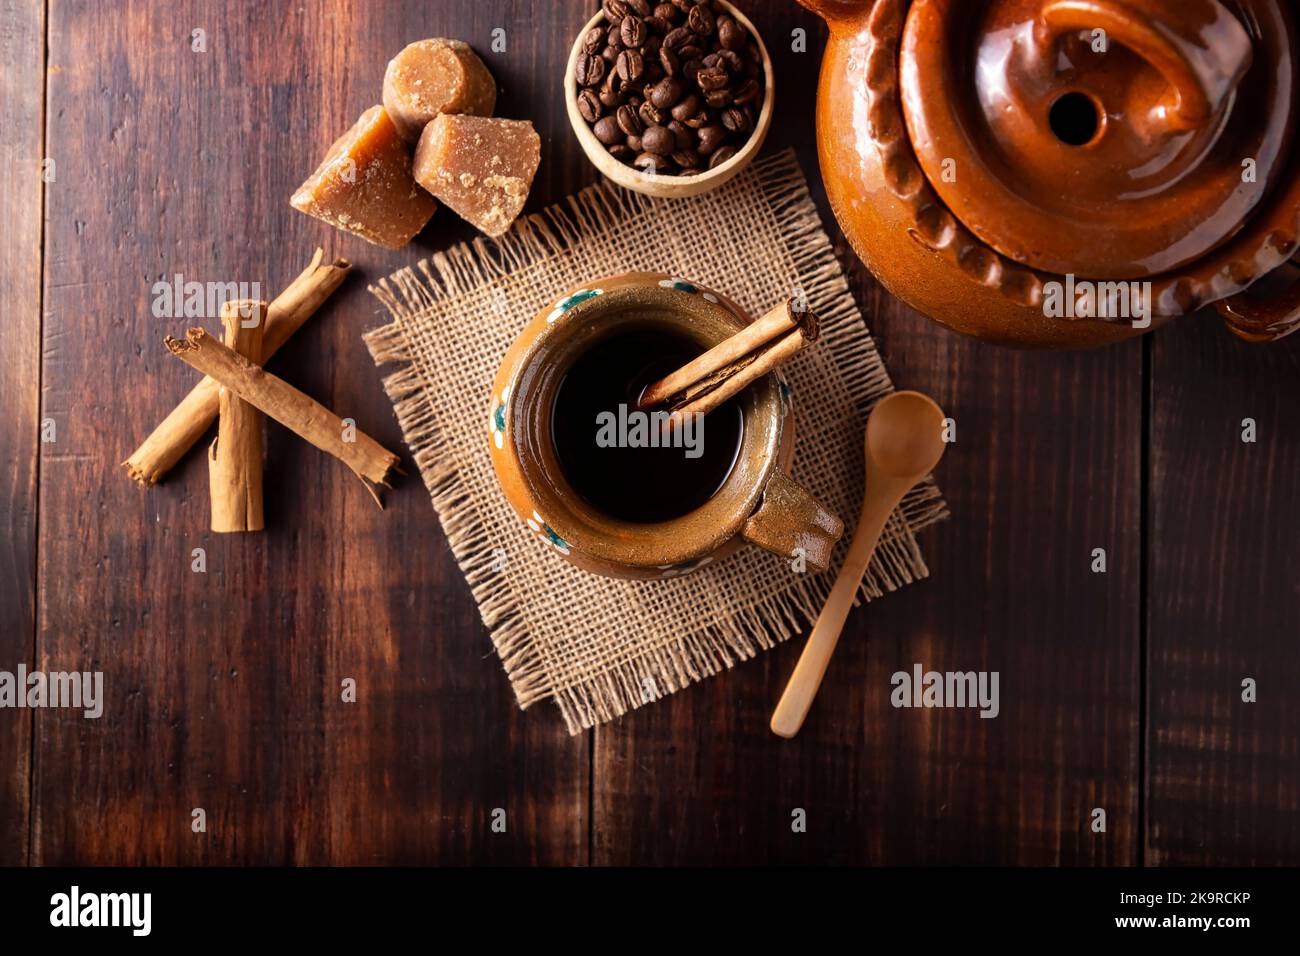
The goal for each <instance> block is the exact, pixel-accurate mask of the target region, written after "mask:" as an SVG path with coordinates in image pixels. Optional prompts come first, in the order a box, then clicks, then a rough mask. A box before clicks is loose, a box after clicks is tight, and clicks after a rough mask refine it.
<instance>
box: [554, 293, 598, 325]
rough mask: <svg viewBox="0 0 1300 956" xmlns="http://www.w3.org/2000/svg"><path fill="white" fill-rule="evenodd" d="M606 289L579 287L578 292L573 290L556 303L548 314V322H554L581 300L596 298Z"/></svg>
mask: <svg viewBox="0 0 1300 956" xmlns="http://www.w3.org/2000/svg"><path fill="white" fill-rule="evenodd" d="M604 291H605V290H604V289H579V290H578V291H577V292H571V293H570V294H569V295H566V296H565V297H564V298H563V299H561V300H560V301H559V302H557V303H555V308H553V309H551V311H550V314H548V315H547V316H546V321H547V322H554V321H555V320H556V319H558V318H559V317H560V316H562V315H564V313H565V312H568V311H569V310H570V309H572V308H573V307H574V306H575V305H577V304H578V303H579V302H586V301H587V300H588V299H594V298H595V297H596V296H598V295H601V294H602V293H603V292H604Z"/></svg>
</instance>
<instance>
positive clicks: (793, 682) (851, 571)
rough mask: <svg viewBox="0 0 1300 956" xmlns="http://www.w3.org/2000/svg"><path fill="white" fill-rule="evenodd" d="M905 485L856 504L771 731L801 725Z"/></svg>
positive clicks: (788, 731)
mask: <svg viewBox="0 0 1300 956" xmlns="http://www.w3.org/2000/svg"><path fill="white" fill-rule="evenodd" d="M910 487H911V485H904V486H903V487H901V488H900V487H896V484H895V483H893V482H889V483H887V484H886V486H885V487H882V488H880V489H879V490H880V492H881V493H880V494H876V495H870V494H869V495H868V496H867V500H866V501H864V502H863V503H862V514H861V516H860V517H859V518H858V527H857V530H856V531H854V532H853V543H852V544H850V545H849V553H848V555H847V556H845V558H844V566H843V567H841V568H840V573H839V576H838V577H837V578H836V579H835V585H834V586H833V587H832V588H831V593H830V597H828V598H827V599H826V605H825V606H824V607H823V608H822V612H821V614H819V615H818V616H817V623H816V624H814V625H813V629H812V634H810V635H809V636H808V643H807V644H806V645H804V649H803V653H802V654H801V655H800V656H799V663H797V664H796V665H795V668H794V673H793V674H791V675H790V680H789V682H788V683H787V684H786V685H785V693H783V694H782V695H781V700H780V701H779V702H778V703H777V705H776V710H775V711H773V712H772V723H771V728H772V733H774V734H776V735H777V736H780V737H793V736H794V735H795V734H797V733H798V732H799V728H800V727H802V726H803V721H804V718H805V717H807V716H808V709H809V708H810V707H811V706H812V702H813V698H814V697H816V696H817V689H818V688H819V687H821V683H822V677H823V675H825V673H826V667H827V665H828V664H830V662H831V655H832V654H833V653H835V645H836V644H837V643H838V642H839V639H840V632H841V631H842V630H843V629H844V621H845V620H846V619H847V618H848V616H849V611H850V610H851V609H852V608H853V596H854V595H855V594H856V593H857V590H858V585H859V584H860V583H861V582H862V575H864V574H866V572H867V565H868V564H870V563H871V555H872V554H874V553H875V550H876V545H877V544H878V543H879V542H880V534H881V532H882V531H884V529H885V522H886V521H888V520H889V515H890V513H891V512H892V511H893V510H894V508H895V507H896V506H897V505H898V503H899V502H900V501H901V500H902V499H903V495H904V494H906V492H907V489H908V488H910Z"/></svg>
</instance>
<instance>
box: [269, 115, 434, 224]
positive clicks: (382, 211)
mask: <svg viewBox="0 0 1300 956" xmlns="http://www.w3.org/2000/svg"><path fill="white" fill-rule="evenodd" d="M289 203H290V205H292V206H293V208H294V209H297V210H300V211H301V212H305V213H306V214H307V215H309V216H315V217H316V218H317V219H320V220H323V221H325V222H327V223H329V224H330V225H331V226H336V227H337V228H339V229H346V230H347V231H348V232H354V233H356V234H357V235H358V236H360V237H361V238H362V239H366V240H368V241H369V242H373V243H376V244H378V245H381V246H387V247H388V248H389V249H399V248H401V247H402V246H404V245H406V244H407V243H408V242H410V241H411V237H412V236H414V235H415V234H416V233H417V232H419V231H420V230H421V229H423V228H424V224H425V223H426V222H428V221H429V217H430V216H432V215H433V211H434V210H435V209H437V208H438V204H437V202H435V201H434V199H433V197H432V196H430V195H429V194H428V193H427V192H425V191H424V190H423V189H421V188H420V187H419V186H417V185H416V183H415V180H414V179H413V178H412V177H411V149H410V147H409V146H408V145H407V144H406V143H405V141H403V139H402V138H401V137H400V136H398V135H397V128H396V127H395V126H393V123H392V121H391V120H390V119H389V118H388V114H387V113H385V112H384V108H383V107H382V106H372V107H370V109H368V110H366V111H365V112H364V113H362V114H361V118H360V119H359V120H357V121H356V123H355V124H353V126H352V128H351V129H350V130H348V131H347V132H346V133H344V134H343V135H342V136H340V137H339V138H338V139H337V140H335V141H334V145H333V146H331V147H330V149H329V152H328V153H327V154H326V155H325V158H324V159H323V160H322V161H321V164H320V166H319V167H317V169H316V172H314V173H312V174H311V176H309V177H308V179H307V181H306V182H305V183H303V184H302V185H301V186H299V187H298V191H297V192H296V193H294V194H293V198H291V199H290V200H289Z"/></svg>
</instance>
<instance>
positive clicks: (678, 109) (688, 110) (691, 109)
mask: <svg viewBox="0 0 1300 956" xmlns="http://www.w3.org/2000/svg"><path fill="white" fill-rule="evenodd" d="M699 111H700V98H699V97H698V96H696V95H695V94H694V93H688V94H687V95H686V96H685V97H684V98H683V99H681V100H679V101H678V103H677V105H676V106H674V107H673V119H675V120H682V121H683V122H685V121H686V120H688V119H690V118H691V117H692V116H694V115H695V114H696V113H698V112H699Z"/></svg>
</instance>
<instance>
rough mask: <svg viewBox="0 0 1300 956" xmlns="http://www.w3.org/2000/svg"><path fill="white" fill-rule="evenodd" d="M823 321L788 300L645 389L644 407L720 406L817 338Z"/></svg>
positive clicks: (686, 409)
mask: <svg viewBox="0 0 1300 956" xmlns="http://www.w3.org/2000/svg"><path fill="white" fill-rule="evenodd" d="M819 332H820V322H819V321H818V319H817V316H816V315H814V314H813V313H812V312H808V311H806V310H805V311H796V310H795V308H794V300H793V299H789V300H787V301H785V302H783V303H781V304H780V305H778V306H775V307H774V308H773V309H771V310H770V311H769V312H768V313H767V314H766V315H764V316H763V317H762V318H761V319H759V320H758V321H756V322H751V323H750V324H749V325H747V326H745V328H743V329H741V330H740V331H739V332H737V333H736V334H735V335H733V336H731V337H730V338H729V339H726V340H725V341H723V342H720V343H719V344H718V345H715V346H714V347H713V348H711V349H709V350H708V351H707V352H705V353H704V354H703V355H701V356H699V357H698V358H695V359H693V360H691V361H690V362H688V363H687V364H686V365H684V366H682V367H681V368H680V369H678V370H677V371H676V372H673V373H672V374H671V375H667V376H665V377H664V378H661V379H660V380H659V381H657V382H654V383H652V384H651V385H650V386H649V387H647V388H646V390H645V391H644V392H643V393H642V394H641V400H640V402H639V403H638V404H639V405H640V407H641V408H642V409H649V408H653V407H655V406H659V405H663V406H664V407H665V408H667V409H668V410H669V411H671V412H674V413H679V414H682V415H685V414H689V413H697V414H701V415H702V414H704V413H705V412H710V411H712V410H713V409H715V408H717V407H718V406H719V405H721V404H722V403H723V402H725V401H726V400H727V399H729V398H730V397H731V396H733V395H735V394H736V393H737V392H739V391H740V390H741V389H743V388H744V387H745V386H746V385H748V384H749V383H750V382H752V381H754V380H756V379H758V378H761V377H762V376H764V375H766V374H767V373H768V372H770V371H772V369H774V368H776V367H777V366H778V365H780V364H781V363H782V362H784V361H786V360H787V359H788V358H790V356H792V355H794V354H795V353H796V352H798V351H799V350H800V349H802V348H803V347H804V346H806V345H809V344H811V343H813V342H815V341H816V340H817V335H818V333H819Z"/></svg>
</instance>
